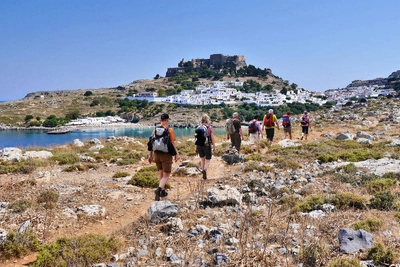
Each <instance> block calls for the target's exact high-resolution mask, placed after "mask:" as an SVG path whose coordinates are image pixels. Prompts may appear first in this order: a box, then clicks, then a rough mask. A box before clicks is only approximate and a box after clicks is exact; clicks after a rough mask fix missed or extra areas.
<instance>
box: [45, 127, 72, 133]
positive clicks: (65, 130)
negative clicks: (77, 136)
mask: <svg viewBox="0 0 400 267" xmlns="http://www.w3.org/2000/svg"><path fill="white" fill-rule="evenodd" d="M69 132H71V130H70V129H65V128H64V129H55V130H52V131H48V132H47V134H66V133H69Z"/></svg>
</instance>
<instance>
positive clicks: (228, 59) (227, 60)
mask: <svg viewBox="0 0 400 267" xmlns="http://www.w3.org/2000/svg"><path fill="white" fill-rule="evenodd" d="M203 65H205V66H207V67H208V68H210V69H213V70H220V69H221V68H222V67H223V66H224V65H229V66H231V67H235V68H236V70H238V69H240V68H243V67H246V66H247V64H246V60H245V59H244V56H238V55H234V56H229V55H228V56H224V55H223V54H213V55H210V58H193V59H192V60H191V61H188V62H185V59H182V60H181V62H179V63H178V67H177V68H168V70H167V73H166V74H165V77H173V76H174V75H175V74H176V73H179V72H186V71H187V70H189V69H190V68H193V70H194V71H200V70H201V66H203Z"/></svg>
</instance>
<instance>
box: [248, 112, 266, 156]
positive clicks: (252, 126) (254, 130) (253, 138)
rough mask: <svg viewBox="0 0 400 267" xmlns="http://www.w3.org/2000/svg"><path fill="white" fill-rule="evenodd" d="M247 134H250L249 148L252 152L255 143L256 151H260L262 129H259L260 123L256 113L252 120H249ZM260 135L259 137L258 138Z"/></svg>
mask: <svg viewBox="0 0 400 267" xmlns="http://www.w3.org/2000/svg"><path fill="white" fill-rule="evenodd" d="M249 135H250V145H251V150H252V151H253V152H254V151H255V143H256V144H257V151H258V153H260V152H261V150H260V148H261V147H260V140H261V138H262V137H263V134H262V131H261V124H260V122H259V121H258V115H255V116H254V117H253V120H251V121H250V122H249ZM260 135H261V138H260Z"/></svg>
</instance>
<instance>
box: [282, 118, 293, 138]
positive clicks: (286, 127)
mask: <svg viewBox="0 0 400 267" xmlns="http://www.w3.org/2000/svg"><path fill="white" fill-rule="evenodd" d="M282 127H283V133H284V134H285V136H284V137H283V139H286V137H287V135H288V134H289V139H290V140H292V118H291V117H290V112H289V111H288V112H286V113H285V114H284V115H283V116H282Z"/></svg>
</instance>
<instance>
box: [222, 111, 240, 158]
mask: <svg viewBox="0 0 400 267" xmlns="http://www.w3.org/2000/svg"><path fill="white" fill-rule="evenodd" d="M231 120H232V122H233V127H234V132H233V133H231V134H230V133H228V132H227V133H226V139H227V140H229V139H231V147H235V148H236V150H237V152H238V153H239V151H240V144H241V143H242V140H244V136H243V133H242V126H241V125H240V121H239V114H238V113H237V112H234V113H233V115H232V119H231Z"/></svg>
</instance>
